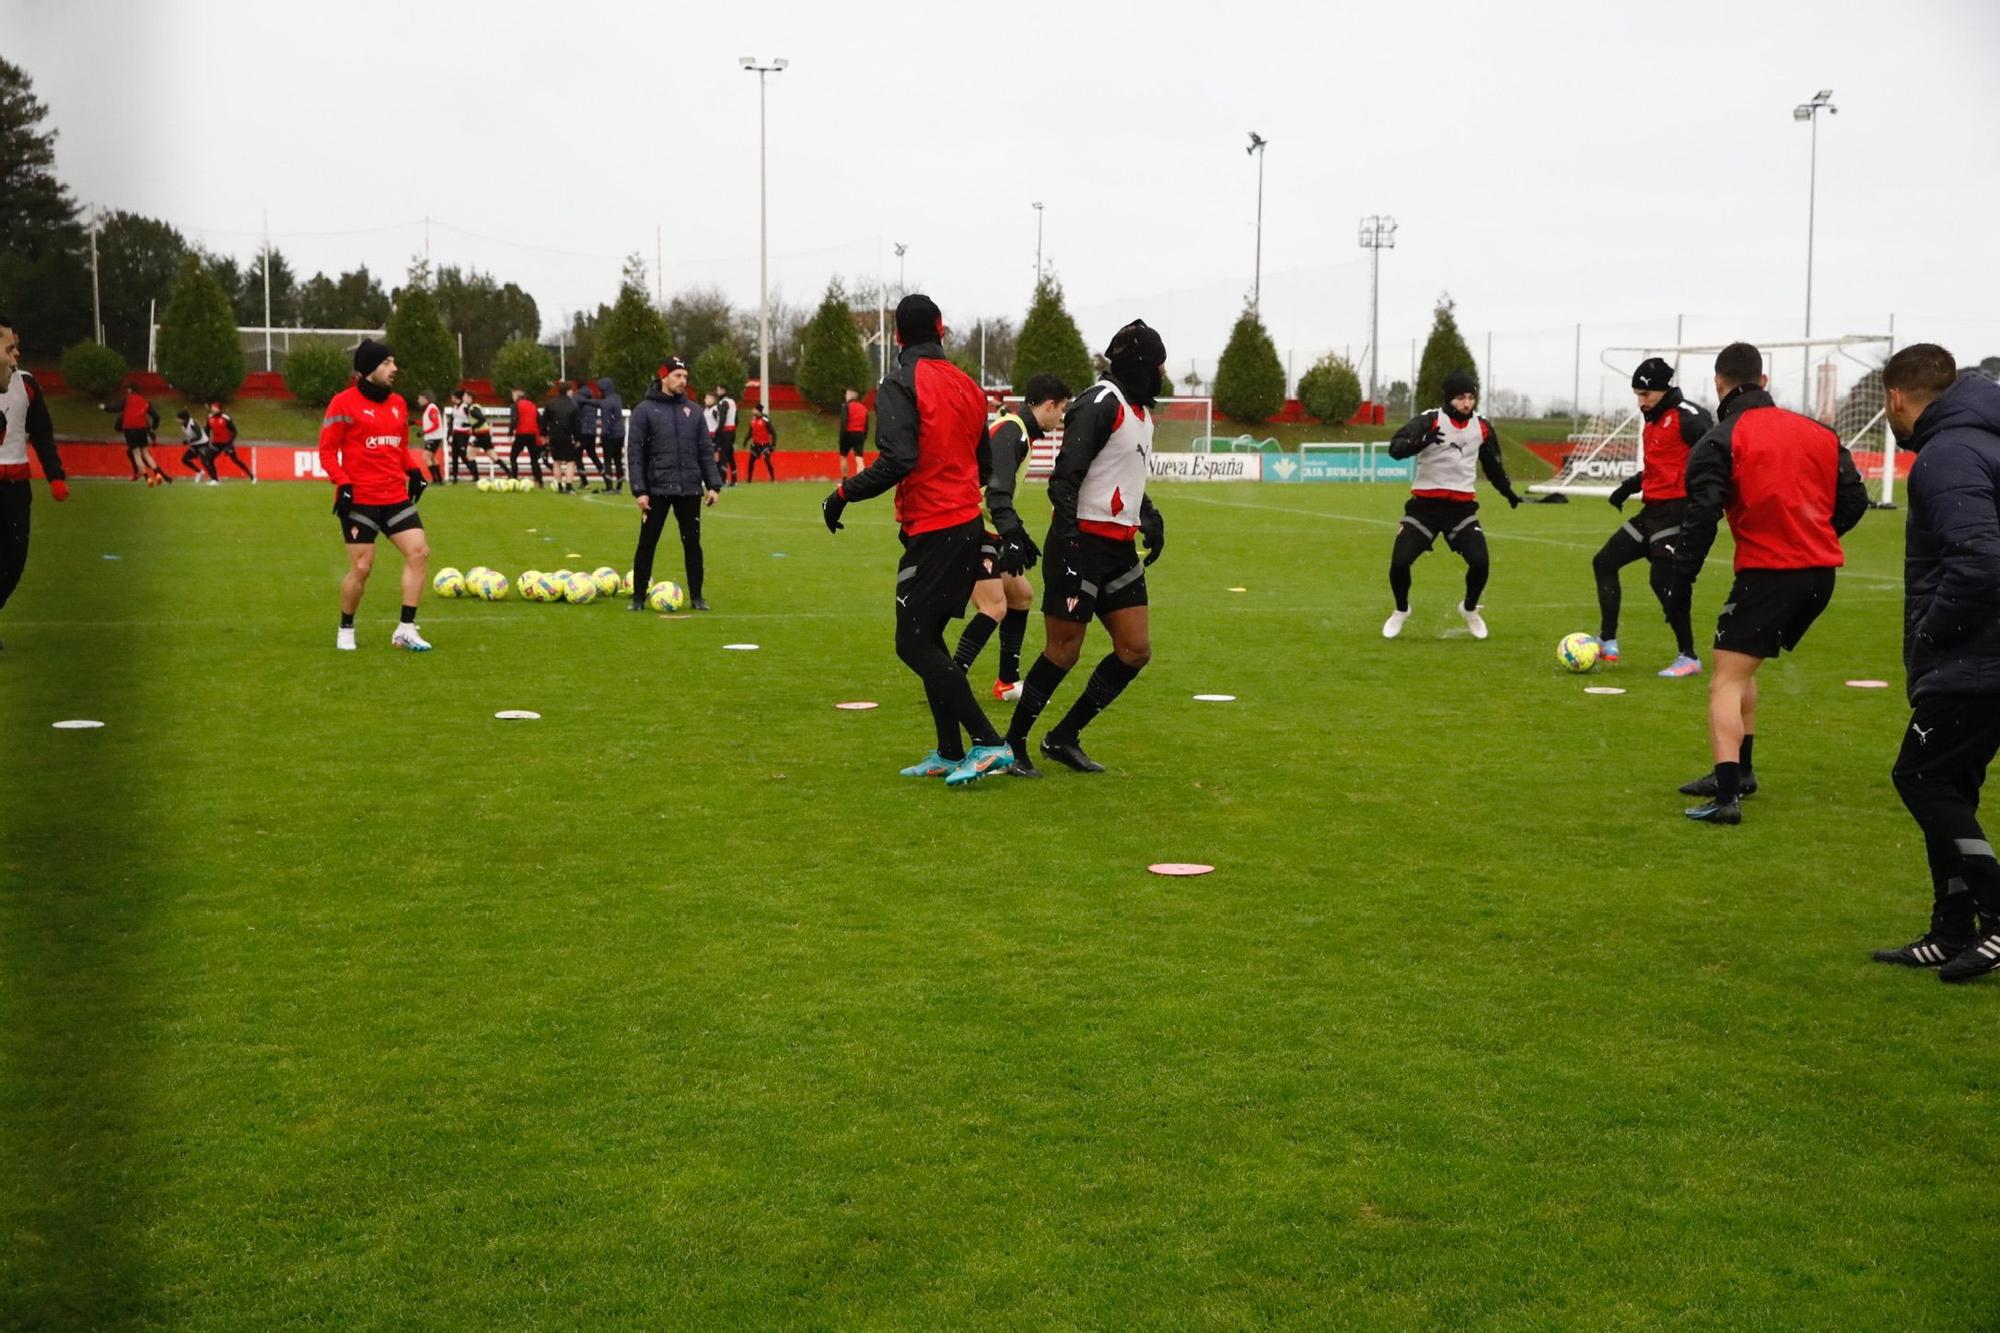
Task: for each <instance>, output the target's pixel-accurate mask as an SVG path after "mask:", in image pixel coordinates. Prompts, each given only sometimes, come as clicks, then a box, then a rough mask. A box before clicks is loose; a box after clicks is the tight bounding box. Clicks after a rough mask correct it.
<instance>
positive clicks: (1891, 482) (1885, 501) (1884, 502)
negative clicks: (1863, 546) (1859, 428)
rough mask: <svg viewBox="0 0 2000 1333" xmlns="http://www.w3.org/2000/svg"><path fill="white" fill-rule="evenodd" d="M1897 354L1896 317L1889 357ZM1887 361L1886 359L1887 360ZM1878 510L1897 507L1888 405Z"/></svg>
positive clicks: (1892, 319)
mask: <svg viewBox="0 0 2000 1333" xmlns="http://www.w3.org/2000/svg"><path fill="white" fill-rule="evenodd" d="M1895 353H1896V317H1895V315H1893V314H1891V315H1890V316H1889V355H1890V356H1894V355H1895ZM1885 360H1886V358H1885ZM1875 507H1876V508H1877V509H1894V508H1895V507H1896V430H1895V427H1893V426H1891V425H1890V424H1889V413H1888V408H1887V404H1886V403H1885V404H1884V405H1883V412H1882V498H1881V499H1879V500H1877V501H1876V502H1875Z"/></svg>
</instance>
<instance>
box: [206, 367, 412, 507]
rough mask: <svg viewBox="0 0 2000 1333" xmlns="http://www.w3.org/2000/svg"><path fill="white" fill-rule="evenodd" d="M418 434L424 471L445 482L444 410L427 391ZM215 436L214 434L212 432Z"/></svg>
mask: <svg viewBox="0 0 2000 1333" xmlns="http://www.w3.org/2000/svg"><path fill="white" fill-rule="evenodd" d="M417 421H418V427H417V429H418V432H419V433H420V434H421V435H422V436H423V440H424V471H425V473H426V474H427V475H428V476H429V477H430V479H431V481H432V483H433V484H435V483H437V482H441V481H443V480H444V445H445V428H444V409H443V408H441V407H439V406H438V400H437V395H436V394H435V393H433V392H432V391H431V390H429V389H425V390H424V391H423V392H422V393H419V394H418V395H417ZM211 434H213V432H211Z"/></svg>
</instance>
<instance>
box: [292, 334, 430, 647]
mask: <svg viewBox="0 0 2000 1333" xmlns="http://www.w3.org/2000/svg"><path fill="white" fill-rule="evenodd" d="M354 374H355V380H354V383H353V384H350V385H349V386H348V387H346V388H345V389H342V390H341V391H340V392H339V393H337V394H335V395H334V396H333V401H331V402H329V403H328V404H327V405H326V420H325V421H323V422H322V423H320V428H319V463H320V467H321V468H323V469H324V470H325V472H326V475H327V479H328V480H329V481H331V482H332V483H333V487H334V490H333V516H334V517H335V518H336V519H338V520H339V521H340V535H341V537H342V539H343V540H345V541H346V543H347V575H346V577H345V578H343V579H341V581H340V634H339V636H338V637H337V638H336V639H335V640H334V647H336V648H339V649H342V650H347V651H351V650H352V649H353V648H354V646H355V645H354V613H355V612H356V611H358V610H360V609H361V594H362V593H363V592H365V591H366V590H367V588H368V575H369V574H370V573H371V572H372V571H373V570H374V568H375V539H376V538H377V537H385V536H386V537H387V538H388V539H389V540H390V541H391V542H393V543H395V546H396V549H397V550H399V551H401V552H402V553H403V614H402V618H401V619H400V620H399V621H398V622H397V624H396V632H395V634H394V636H393V637H392V638H391V639H390V643H391V644H392V645H393V646H394V647H397V648H406V649H408V650H409V651H411V652H413V653H421V652H428V651H429V650H430V645H429V644H428V643H425V642H424V639H423V636H422V635H421V634H419V633H418V632H417V599H418V598H420V597H422V596H423V592H424V562H425V561H426V560H428V559H429V558H430V553H431V552H430V547H429V546H428V545H426V544H425V542H424V521H423V519H422V518H420V517H418V515H417V500H418V498H419V497H420V496H422V495H423V493H424V484H425V483H424V474H423V464H422V462H421V460H419V459H418V458H417V456H416V455H415V454H414V453H412V452H411V451H410V409H409V404H407V403H406V402H404V401H403V396H402V395H401V394H399V393H395V392H393V391H392V389H391V386H392V385H394V384H395V382H396V357H395V354H394V353H392V352H391V351H390V350H389V349H388V348H387V347H385V346H383V345H382V344H381V343H378V342H376V341H375V340H374V339H372V338H363V339H362V340H361V345H360V346H359V347H357V348H355V349H354Z"/></svg>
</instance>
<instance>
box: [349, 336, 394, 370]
mask: <svg viewBox="0 0 2000 1333" xmlns="http://www.w3.org/2000/svg"><path fill="white" fill-rule="evenodd" d="M394 355H395V353H394V352H392V351H390V350H389V348H388V345H387V344H385V343H378V342H376V341H375V340H374V339H373V338H363V339H362V340H361V346H359V347H357V348H355V349H354V373H355V374H357V375H359V376H360V377H361V378H362V379H364V380H365V379H367V378H368V377H369V376H370V375H372V374H374V373H375V367H377V366H379V365H381V364H382V363H383V362H384V361H387V360H388V359H389V358H390V357H392V356H394Z"/></svg>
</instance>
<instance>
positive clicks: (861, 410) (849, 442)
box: [840, 389, 868, 481]
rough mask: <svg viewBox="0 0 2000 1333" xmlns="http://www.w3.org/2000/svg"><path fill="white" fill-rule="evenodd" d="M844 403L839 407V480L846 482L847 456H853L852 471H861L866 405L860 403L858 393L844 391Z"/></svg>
mask: <svg viewBox="0 0 2000 1333" xmlns="http://www.w3.org/2000/svg"><path fill="white" fill-rule="evenodd" d="M845 395H846V401H845V402H843V403H842V404H841V406H840V479H841V480H842V481H845V480H847V456H848V454H850V453H851V454H853V455H854V470H855V471H856V472H859V471H860V470H861V453H862V449H863V448H864V447H865V446H866V445H867V443H868V404H866V403H864V402H862V401H861V395H860V393H859V392H857V391H856V390H853V389H848V390H845Z"/></svg>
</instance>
